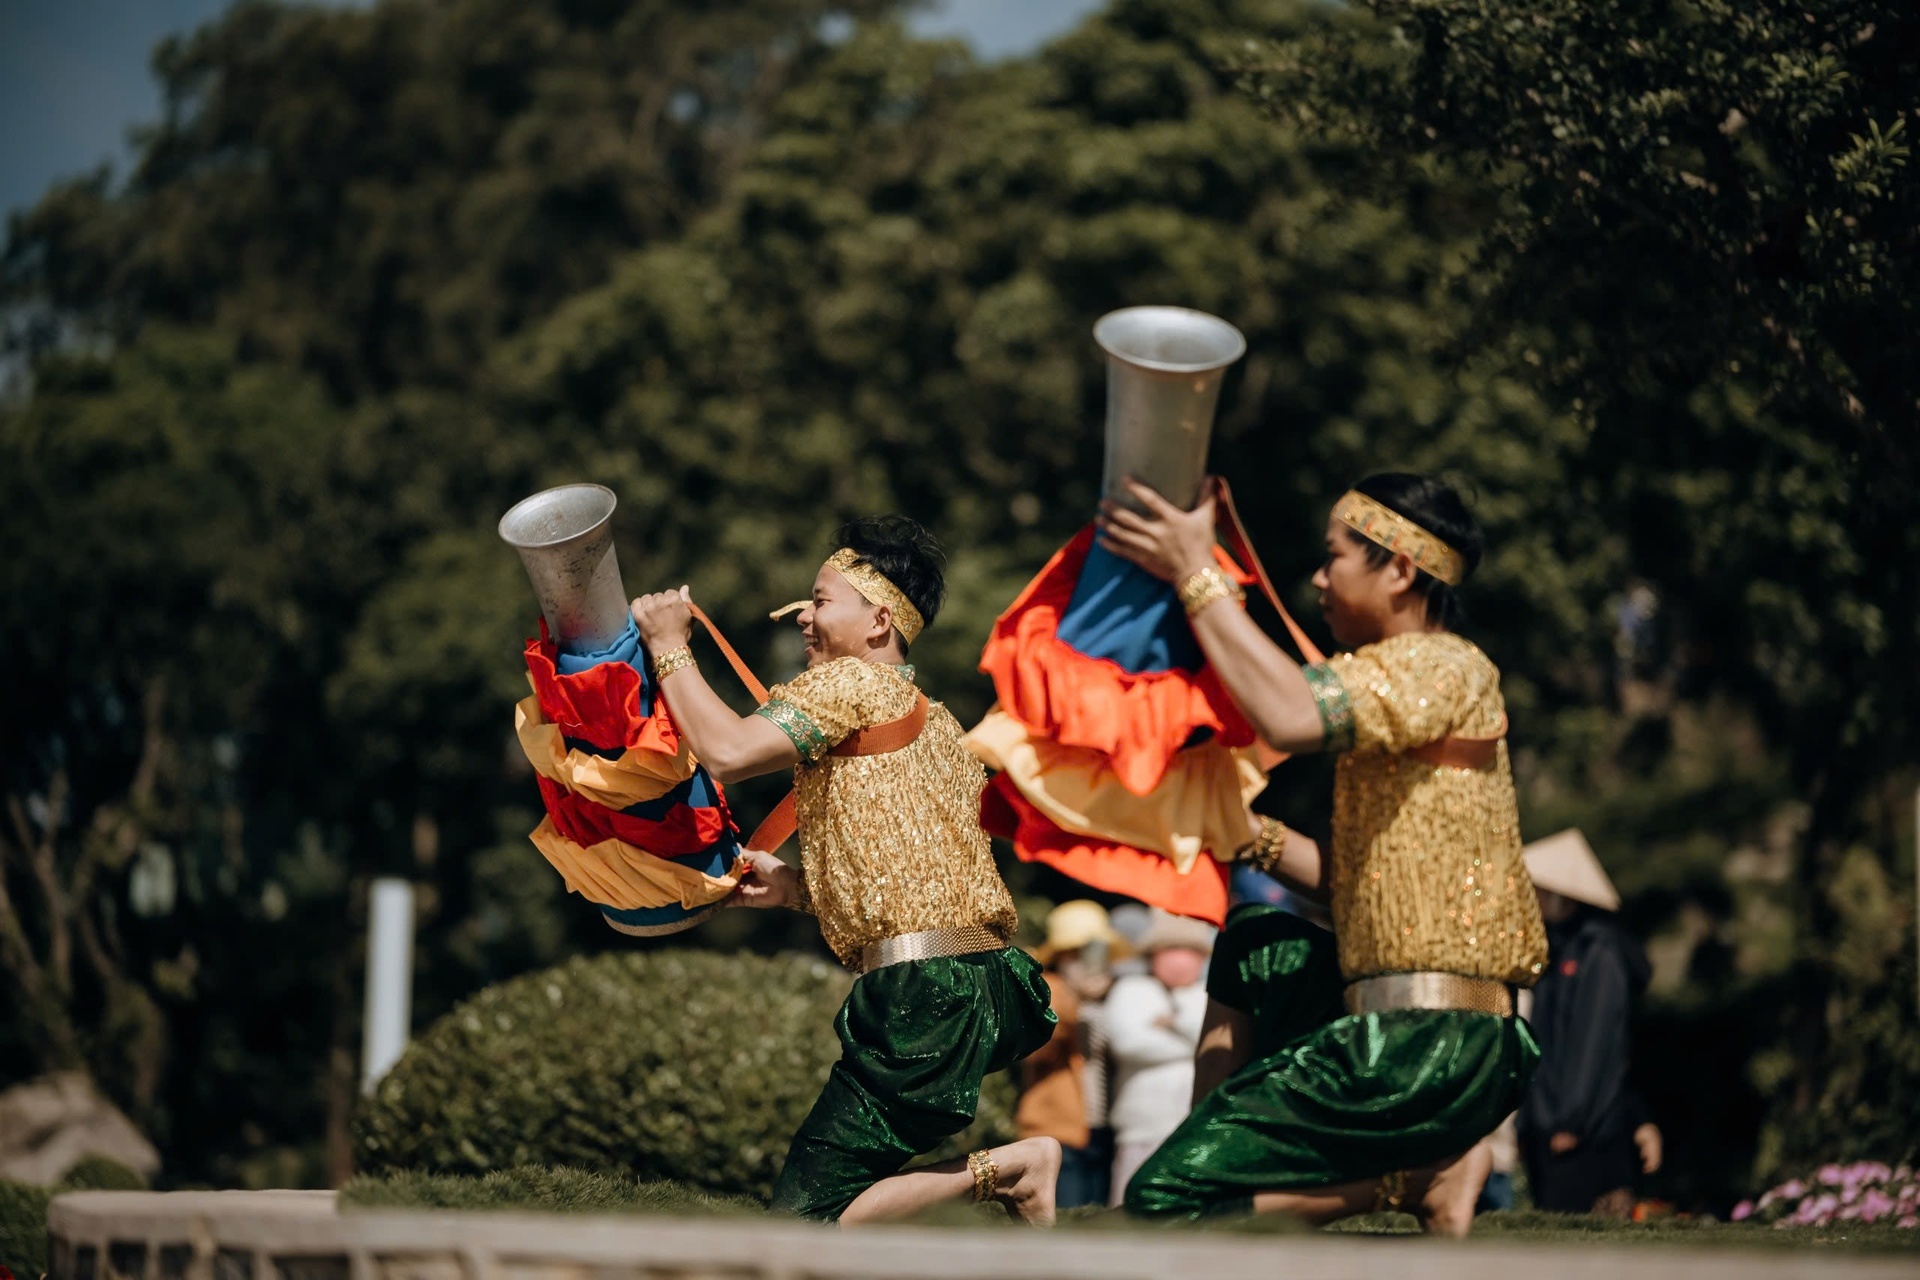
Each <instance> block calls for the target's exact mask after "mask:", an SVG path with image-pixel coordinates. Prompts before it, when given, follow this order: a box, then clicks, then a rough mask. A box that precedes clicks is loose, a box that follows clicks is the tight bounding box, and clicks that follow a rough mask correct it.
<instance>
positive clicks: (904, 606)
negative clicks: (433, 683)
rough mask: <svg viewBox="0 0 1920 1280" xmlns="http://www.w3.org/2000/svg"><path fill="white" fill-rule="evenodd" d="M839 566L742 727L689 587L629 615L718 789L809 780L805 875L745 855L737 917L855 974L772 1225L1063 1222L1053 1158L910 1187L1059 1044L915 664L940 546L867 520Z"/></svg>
mask: <svg viewBox="0 0 1920 1280" xmlns="http://www.w3.org/2000/svg"><path fill="white" fill-rule="evenodd" d="M835 546H836V548H837V549H836V550H835V551H834V553H833V555H832V556H831V557H829V559H828V560H827V562H826V564H825V565H823V566H822V567H821V569H820V572H819V574H818V575H817V576H816V577H815V578H814V582H813V590H812V594H811V596H810V597H809V598H808V599H807V600H804V601H800V602H798V603H796V604H795V605H792V606H789V607H788V609H787V610H782V613H786V612H797V613H798V615H799V617H798V622H799V625H800V629H801V632H802V634H803V635H805V637H806V642H807V669H806V671H804V672H802V673H801V674H800V675H799V676H797V677H795V678H794V679H793V680H791V681H789V682H788V683H786V684H783V685H775V686H774V687H773V688H772V689H771V690H770V691H769V693H770V698H769V700H768V702H767V703H766V704H765V705H764V706H762V707H761V708H760V709H759V710H758V711H756V712H755V713H754V714H752V715H749V716H739V715H736V714H735V713H734V712H733V710H732V709H731V708H730V707H728V706H727V705H726V704H725V703H724V702H722V701H721V700H720V698H719V696H718V695H716V694H715V693H714V692H713V690H712V689H710V688H709V687H708V686H707V684H706V681H705V680H704V679H703V678H702V676H701V674H700V671H699V668H698V667H697V666H696V665H695V663H694V661H693V654H692V652H691V651H690V650H689V649H688V648H687V639H688V635H689V631H690V626H691V617H690V612H689V609H688V606H687V594H686V591H685V589H684V588H683V589H682V590H681V591H678V592H663V593H659V594H656V595H650V596H645V597H643V598H641V599H639V600H636V601H635V602H634V605H633V613H634V618H635V620H636V621H637V622H638V624H639V628H640V637H641V640H642V641H643V642H644V643H645V645H646V648H647V651H648V652H649V653H650V654H652V655H653V663H654V670H655V672H656V673H657V675H658V676H659V679H660V688H661V689H662V691H663V696H664V697H665V698H666V700H667V704H668V708H669V710H670V711H671V713H672V715H673V719H674V723H675V724H676V725H678V726H679V729H680V731H681V733H682V734H684V735H685V736H686V737H687V738H688V740H689V741H690V742H691V744H692V747H693V751H694V754H695V755H696V756H697V757H698V758H699V760H700V761H701V762H702V763H703V764H705V765H706V766H707V768H708V769H709V770H710V771H711V772H712V773H713V774H714V776H715V777H717V778H719V779H720V780H721V781H722V782H733V781H735V780H737V779H740V778H748V777H753V776H755V775H758V774H763V773H773V772H776V771H779V770H783V769H791V770H793V772H794V784H795V785H794V791H795V795H794V800H795V809H794V816H795V819H796V822H797V827H798V833H799V836H800V844H801V851H802V866H801V868H799V869H796V868H794V867H791V866H789V865H788V864H786V863H784V862H782V861H781V860H780V859H779V858H777V857H775V856H773V855H772V854H771V853H769V852H766V851H764V850H761V851H754V850H750V851H748V854H747V857H748V859H749V860H750V861H751V862H752V864H753V875H752V878H751V879H750V880H748V881H746V882H744V883H743V884H742V887H741V889H740V891H739V898H740V900H741V902H742V903H743V904H744V905H746V906H754V907H774V906H789V907H793V908H795V909H797V910H800V911H806V912H810V913H811V914H813V915H814V916H816V917H817V918H818V919H819V921H820V932H821V934H822V935H823V936H824V938H825V939H826V942H827V945H828V946H829V947H831V948H832V949H833V952H834V954H835V955H837V956H838V957H839V958H840V960H841V962H842V963H844V964H845V965H846V966H847V967H848V968H849V969H852V970H853V971H854V972H855V973H856V974H858V975H860V976H859V977H858V978H857V979H856V980H855V982H854V984H853V990H852V992H851V993H850V994H849V995H848V997H847V1002H846V1005H845V1006H844V1007H843V1008H842V1009H841V1011H840V1016H839V1018H838V1019H837V1021H836V1024H835V1025H836V1029H837V1031H838V1032H839V1036H840V1042H841V1048H842V1054H841V1058H840V1060H839V1062H837V1063H836V1064H835V1065H834V1068H833V1072H832V1074H831V1075H830V1076H829V1077H828V1080H827V1084H826V1087H825V1089H824V1090H823V1091H822V1092H821V1094H820V1098H819V1100H818V1101H817V1102H816V1103H815V1104H814V1107H813V1110H812V1111H811V1112H810V1113H809V1114H808V1116H807V1118H806V1120H805V1122H804V1123H803V1124H802V1125H801V1127H800V1132H799V1133H798V1134H797V1135H795V1137H794V1139H793V1144H792V1146H791V1148H790V1149H789V1150H788V1153H787V1161H786V1166H785V1168H784V1169H783V1170H782V1171H781V1175H780V1179H779V1182H778V1184H777V1185H776V1186H775V1188H774V1196H773V1207H774V1209H775V1210H776V1211H784V1212H789V1213H795V1214H799V1215H802V1216H805V1217H812V1218H827V1219H835V1218H837V1219H838V1220H840V1221H841V1222H843V1223H853V1222H860V1221H869V1220H873V1219H878V1218H889V1217H897V1216H900V1215H902V1214H906V1213H911V1212H914V1211H915V1210H917V1209H920V1208H923V1207H925V1206H926V1205H929V1204H932V1203H935V1202H937V1201H940V1200H944V1199H950V1198H955V1197H959V1196H964V1195H967V1194H969V1193H971V1194H972V1195H973V1197H974V1198H975V1199H977V1200H995V1201H998V1202H1001V1203H1003V1204H1005V1205H1006V1206H1007V1207H1008V1209H1009V1211H1011V1212H1012V1213H1014V1214H1015V1215H1016V1216H1018V1217H1021V1218H1023V1219H1025V1220H1027V1221H1029V1222H1034V1223H1038V1224H1050V1223H1051V1222H1052V1220H1053V1213H1054V1208H1053V1206H1054V1181H1055V1179H1056V1177H1057V1176H1058V1173H1059V1170H1060V1144H1059V1143H1058V1142H1056V1141H1055V1140H1054V1139H1052V1138H1031V1139H1027V1140H1025V1141H1022V1142H1016V1143H1011V1144H1009V1145H1007V1146H1004V1147H998V1148H995V1149H993V1150H991V1151H977V1152H975V1153H974V1154H973V1155H971V1156H969V1157H966V1158H964V1159H958V1160H952V1161H948V1162H946V1163H944V1164H935V1165H931V1166H928V1167H926V1168H922V1169H915V1170H913V1171H911V1172H908V1173H901V1172H900V1169H901V1168H902V1166H904V1165H905V1164H906V1162H907V1161H908V1160H909V1159H911V1158H912V1157H914V1156H915V1155H918V1154H921V1153H923V1152H925V1151H928V1150H930V1149H931V1148H933V1147H935V1146H937V1145H938V1144H939V1143H940V1142H941V1141H942V1140H943V1139H945V1138H948V1137H950V1136H952V1135H953V1134H955V1133H958V1132H960V1131H961V1130H962V1129H964V1128H965V1127H966V1126H967V1124H968V1123H969V1122H970V1121H971V1120H972V1119H973V1114H974V1109H975V1107H976V1105H977V1104H978V1102H979V1097H980V1082H981V1080H982V1079H983V1078H984V1077H985V1076H987V1075H988V1074H989V1073H991V1072H994V1071H998V1070H1001V1069H1003V1068H1005V1067H1008V1066H1010V1065H1012V1064H1013V1063H1014V1062H1016V1061H1018V1060H1019V1059H1021V1058H1024V1057H1025V1056H1027V1055H1028V1054H1029V1053H1032V1052H1033V1051H1034V1050H1035V1049H1038V1048H1039V1047H1040V1046H1042V1045H1044V1044H1045V1043H1046V1042H1047V1040H1048V1038H1049V1036H1050V1035H1051V1034H1052V1031H1053V1025H1054V1016H1053V1013H1052V1012H1051V1010H1050V1009H1049V1007H1048V991H1047V984H1046V980H1045V979H1044V978H1043V977H1042V976H1041V973H1040V967H1039V965H1038V964H1037V963H1035V962H1034V961H1033V960H1032V959H1031V958H1030V957H1029V956H1027V955H1026V953H1025V952H1022V951H1019V950H1016V949H1014V948H1012V947H1009V946H1008V945H1007V944H1008V941H1009V940H1010V939H1011V938H1012V936H1013V931H1014V928H1015V925H1016V923H1017V920H1016V917H1015V914H1014V907H1013V899H1012V896H1011V895H1010V894H1009V893H1008V892H1007V886H1006V884H1005V883H1004V882H1003V881H1002V880H1001V879H1000V874H999V871H998V869H997V868H996V867H995V866H994V862H993V855H992V852H991V850H990V849H989V847H988V841H987V837H986V835H985V833H983V832H982V831H981V830H980V825H979V809H980V793H981V791H982V789H983V788H984V787H985V785H986V775H985V772H984V770H983V769H982V768H981V765H980V763H979V761H977V760H976V759H975V758H974V757H973V755H972V754H971V753H970V752H969V751H968V750H967V749H966V747H965V746H963V745H962V744H961V741H960V737H961V731H960V726H959V724H958V723H957V722H955V720H954V718H953V716H952V715H950V714H949V713H948V711H947V710H946V708H945V707H943V706H941V705H940V704H938V703H930V702H929V701H928V700H927V698H926V696H925V695H924V694H922V693H921V692H920V690H919V689H918V688H917V687H916V685H915V683H914V671H913V668H912V667H911V666H910V665H908V664H907V660H906V659H907V649H908V646H909V645H910V644H911V643H912V642H913V641H914V640H915V639H917V638H918V636H919V634H920V631H921V629H922V628H923V627H924V626H926V625H927V624H928V623H929V622H931V621H932V620H933V617H934V614H935V613H936V612H937V611H938V609H939V607H940V603H941V599H942V597H943V595H944V593H945V583H944V579H943V574H942V569H941V561H940V550H939V546H938V544H937V543H935V542H934V540H933V538H932V537H931V536H930V535H929V534H928V533H927V532H926V530H924V529H922V528H921V527H920V526H919V525H918V524H915V523H914V522H913V521H911V520H907V519H905V518H904V517H891V518H882V519H869V520H862V521H856V522H854V523H853V524H850V525H848V526H846V527H845V528H844V529H842V530H841V531H840V532H839V534H838V535H837V536H836V541H835ZM776 616H778V615H776Z"/></svg>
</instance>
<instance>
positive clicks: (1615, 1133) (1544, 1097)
mask: <svg viewBox="0 0 1920 1280" xmlns="http://www.w3.org/2000/svg"><path fill="white" fill-rule="evenodd" d="M1526 857H1527V872H1528V874H1529V875H1530V876H1532V878H1533V885H1534V888H1535V890H1536V891H1538V893H1539V895H1540V914H1541V916H1542V917H1543V918H1544V919H1545V921H1546V925H1547V948H1548V958H1547V969H1546V972H1545V973H1544V974H1543V975H1542V976H1541V978H1540V982H1539V983H1538V985H1536V986H1535V987H1534V989H1533V1017H1532V1019H1531V1021H1532V1025H1533V1031H1534V1035H1535V1036H1536V1037H1537V1038H1538V1039H1539V1041H1540V1055H1541V1056H1540V1066H1539V1069H1538V1070H1537V1071H1536V1072H1535V1073H1534V1077H1533V1085H1532V1087H1531V1088H1530V1089H1529V1090H1528V1091H1527V1099H1526V1102H1525V1103H1524V1104H1522V1106H1521V1108H1520V1149H1521V1154H1522V1156H1523V1158H1524V1159H1525V1161H1526V1166H1527V1179H1528V1182H1529V1184H1530V1186H1531V1189H1532V1193H1533V1202H1534V1204H1535V1206H1536V1207H1538V1208H1541V1209H1548V1210H1552V1211H1555V1212H1559V1213H1597V1214H1603V1215H1606V1216H1608V1217H1630V1216H1631V1215H1632V1213H1633V1199H1634V1195H1633V1187H1634V1183H1635V1181H1636V1180H1637V1179H1638V1177H1639V1175H1640V1174H1642V1173H1653V1172H1655V1171H1656V1170H1658V1169H1659V1167H1660V1159H1661V1151H1660V1145H1661V1144H1660V1131H1659V1129H1657V1128H1655V1127H1654V1126H1653V1125H1652V1124H1651V1123H1650V1122H1649V1121H1648V1119H1647V1116H1646V1113H1645V1107H1644V1105H1643V1104H1642V1103H1641V1102H1640V1100H1639V1098H1638V1097H1637V1095H1635V1094H1634V1093H1633V1092H1632V1091H1631V1090H1630V1089H1629V1088H1628V1086H1627V1066H1628V1059H1627V1043H1628V1036H1629V1032H1630V1029H1631V1021H1632V1013H1633V1002H1634V999H1635V997H1637V996H1638V995H1639V994H1640V993H1641V992H1642V991H1644V990H1645V989H1646V985H1647V978H1648V975H1649V973H1650V970H1649V967H1648V965H1647V958H1646V954H1645V952H1643V951H1642V950H1641V949H1640V945H1639V943H1637V942H1635V941H1634V940H1633V939H1632V938H1630V937H1628V936H1627V935H1626V933H1624V932H1623V931H1622V930H1621V929H1620V927H1619V925H1618V924H1617V923H1616V921H1615V919H1614V915H1613V913H1614V912H1615V911H1616V910H1618V909H1619V906H1620V894H1619V892H1618V891H1617V890H1616V889H1615V888H1614V887H1613V883H1612V881H1610V880H1608V879H1607V873H1606V871H1605V870H1603V869H1602V868H1601V866H1600V862H1599V859H1597V858H1595V857H1594V856H1593V850H1592V849H1591V848H1590V847H1588V845H1587V842H1586V839H1585V838H1584V837H1582V836H1581V834H1580V833H1579V832H1578V831H1563V832H1561V833H1560V834H1559V835H1556V836H1550V837H1548V838H1547V839H1545V840H1541V841H1539V842H1537V843H1535V844H1531V845H1529V846H1527V849H1526Z"/></svg>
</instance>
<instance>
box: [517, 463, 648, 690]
mask: <svg viewBox="0 0 1920 1280" xmlns="http://www.w3.org/2000/svg"><path fill="white" fill-rule="evenodd" d="M617 502H618V499H616V498H615V497H614V495H613V490H611V489H609V488H607V487H606V486H605V485H599V484H563V485H559V486H557V487H555V488H552V489H543V490H541V491H540V492H539V493H536V494H534V495H533V496H532V497H530V498H523V499H521V500H520V501H519V502H516V503H514V504H513V506H512V507H511V508H510V509H509V510H508V511H507V514H505V515H504V516H501V517H500V538H501V540H502V541H503V542H505V543H506V544H507V545H508V546H510V547H512V548H513V549H514V550H516V551H518V552H519V553H520V561H521V563H522V564H524V565H526V567H527V577H528V578H530V579H532V581H533V590H534V594H535V595H537V596H538V597H539V598H540V612H541V614H542V615H543V616H544V617H545V618H546V620H547V632H548V634H549V635H551V636H552V637H553V641H554V643H555V644H557V645H559V647H560V649H561V650H562V651H563V652H566V653H574V654H589V653H604V652H605V651H607V650H608V649H610V648H612V647H613V646H614V645H615V644H616V643H618V642H619V640H620V639H621V637H623V636H624V635H626V633H627V593H626V589H625V587H624V586H623V584H622V583H621V581H620V561H619V558H618V557H617V556H616V555H615V554H614V550H613V509H614V506H615V505H616V504H617Z"/></svg>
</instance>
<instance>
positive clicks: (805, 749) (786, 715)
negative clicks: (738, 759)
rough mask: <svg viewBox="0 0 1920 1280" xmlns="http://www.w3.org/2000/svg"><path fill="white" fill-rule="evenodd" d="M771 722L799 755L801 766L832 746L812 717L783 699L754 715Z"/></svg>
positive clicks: (770, 703) (824, 731)
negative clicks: (785, 736)
mask: <svg viewBox="0 0 1920 1280" xmlns="http://www.w3.org/2000/svg"><path fill="white" fill-rule="evenodd" d="M753 714H755V715H757V716H765V717H766V718H767V719H768V720H770V721H772V722H773V724H774V726H775V727H776V728H778V729H779V730H780V732H782V733H784V734H786V735H787V738H788V739H789V740H790V741H791V742H792V743H793V746H794V749H795V750H796V751H798V752H799V753H800V762H801V763H802V764H812V763H813V762H814V761H816V760H818V759H819V758H820V757H821V756H823V755H825V754H826V753H827V749H828V748H829V747H830V746H832V745H833V744H831V743H830V742H828V741H827V731H826V730H825V729H822V728H821V727H820V726H819V725H818V724H816V723H814V719H813V717H812V716H810V715H808V714H807V713H806V712H804V711H802V710H801V709H800V708H799V707H796V706H794V705H793V704H792V703H791V702H788V701H787V700H786V699H784V698H775V699H773V700H772V701H771V702H769V703H767V704H766V705H765V706H763V707H759V708H757V709H756V710H755V711H754V713H753Z"/></svg>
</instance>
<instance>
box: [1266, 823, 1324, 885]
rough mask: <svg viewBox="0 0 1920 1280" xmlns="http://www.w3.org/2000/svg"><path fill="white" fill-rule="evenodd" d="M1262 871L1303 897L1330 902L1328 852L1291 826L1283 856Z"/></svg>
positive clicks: (1269, 862)
mask: <svg viewBox="0 0 1920 1280" xmlns="http://www.w3.org/2000/svg"><path fill="white" fill-rule="evenodd" d="M1260 869H1261V870H1262V871H1264V872H1266V873H1267V874H1268V875H1270V876H1272V877H1273V878H1274V879H1276V880H1278V881H1279V882H1280V883H1281V884H1284V885H1285V886H1287V888H1289V889H1291V890H1293V891H1294V892H1295V893H1297V894H1299V895H1300V896H1301V897H1303V898H1311V899H1312V900H1313V901H1315V902H1326V901H1328V900H1329V898H1330V897H1331V891H1330V889H1329V887H1328V885H1327V855H1326V851H1325V850H1324V849H1322V848H1321V847H1320V845H1319V842H1318V841H1315V840H1309V839H1308V838H1307V837H1306V836H1303V835H1301V834H1300V833H1299V832H1298V831H1295V830H1294V829H1293V828H1291V827H1289V828H1287V839H1286V843H1285V844H1283V845H1281V847H1280V852H1279V856H1278V857H1276V858H1274V859H1272V860H1270V861H1266V862H1263V863H1261V865H1260Z"/></svg>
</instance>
